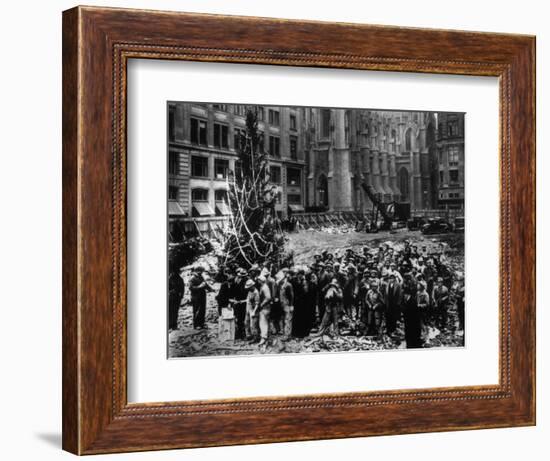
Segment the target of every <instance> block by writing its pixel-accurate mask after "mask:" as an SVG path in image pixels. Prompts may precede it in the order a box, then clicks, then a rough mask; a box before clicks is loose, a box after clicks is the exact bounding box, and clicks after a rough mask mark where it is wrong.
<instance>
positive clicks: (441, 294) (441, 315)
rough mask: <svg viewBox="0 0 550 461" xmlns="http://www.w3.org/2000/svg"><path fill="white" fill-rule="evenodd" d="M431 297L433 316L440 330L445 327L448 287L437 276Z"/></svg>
mask: <svg viewBox="0 0 550 461" xmlns="http://www.w3.org/2000/svg"><path fill="white" fill-rule="evenodd" d="M432 299H433V302H434V307H435V318H436V321H437V324H438V327H439V329H440V330H443V329H445V328H447V316H448V304H449V289H448V288H447V287H446V286H445V285H443V278H442V277H438V278H437V280H436V283H435V286H434V289H433V295H432Z"/></svg>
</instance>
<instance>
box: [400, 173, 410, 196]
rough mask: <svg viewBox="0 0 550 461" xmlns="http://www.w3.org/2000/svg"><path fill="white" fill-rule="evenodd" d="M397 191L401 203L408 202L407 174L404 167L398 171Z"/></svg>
mask: <svg viewBox="0 0 550 461" xmlns="http://www.w3.org/2000/svg"><path fill="white" fill-rule="evenodd" d="M399 190H400V191H401V201H402V202H407V201H408V200H409V172H408V171H407V169H406V168H405V167H401V168H400V169H399Z"/></svg>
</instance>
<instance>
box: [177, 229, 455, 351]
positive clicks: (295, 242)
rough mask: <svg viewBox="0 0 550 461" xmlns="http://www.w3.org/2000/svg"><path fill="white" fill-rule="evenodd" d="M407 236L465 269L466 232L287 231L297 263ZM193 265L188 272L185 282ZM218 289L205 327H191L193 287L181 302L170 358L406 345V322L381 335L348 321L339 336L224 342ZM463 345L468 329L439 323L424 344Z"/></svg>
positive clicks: (206, 260) (397, 242) (206, 259)
mask: <svg viewBox="0 0 550 461" xmlns="http://www.w3.org/2000/svg"><path fill="white" fill-rule="evenodd" d="M405 239H408V240H410V241H411V242H413V243H416V244H418V245H419V247H423V246H425V247H426V249H427V251H431V250H432V249H435V248H438V249H440V248H441V244H442V243H443V248H444V249H445V254H446V256H447V258H448V262H449V265H450V266H451V268H452V270H454V271H463V270H464V236H463V234H440V235H434V236H423V235H422V234H421V233H420V232H410V231H407V230H406V229H403V230H398V231H396V232H392V233H390V232H380V233H377V234H366V233H362V232H361V233H359V232H355V231H354V230H352V229H348V228H340V229H334V230H331V231H330V232H327V231H317V230H302V231H300V232H296V233H292V234H289V236H288V243H287V247H288V249H289V251H292V252H293V253H294V260H295V263H296V264H309V263H310V262H311V261H313V255H314V254H316V253H320V252H321V251H322V250H324V249H328V250H329V251H331V252H333V253H337V252H342V251H344V250H345V249H347V248H353V249H356V250H359V249H362V247H364V246H369V247H373V248H374V247H377V246H379V245H380V244H381V243H385V242H389V243H390V244H391V245H393V246H396V247H399V246H401V245H402V243H403V240H405ZM198 262H199V263H201V264H203V265H204V266H206V267H207V269H210V270H211V271H212V272H214V271H215V270H216V258H215V257H214V255H213V254H208V255H204V256H202V257H201V258H200V260H199V261H198ZM189 275H190V268H189V269H188V270H186V271H185V272H184V280H185V284H186V287H187V286H188V283H187V282H188V280H187V279H188V277H189ZM214 287H215V292H212V293H208V295H207V310H206V329H204V330H193V327H192V307H191V304H190V302H189V292H188V290H186V294H185V296H184V299H183V301H182V306H181V308H180V311H179V316H178V329H177V330H173V331H170V332H169V336H168V341H169V357H170V358H176V357H177V358H181V357H199V356H213V355H216V356H218V355H256V354H281V353H316V352H344V351H346V352H349V351H366V350H386V349H402V348H405V347H406V346H405V340H404V331H403V326H402V323H401V324H399V326H398V329H397V332H396V334H395V335H394V336H393V337H391V338H390V337H388V336H386V335H381V336H380V337H378V336H377V337H373V336H363V335H358V334H356V332H355V328H354V327H355V326H354V325H353V324H352V323H350V322H349V321H347V320H344V321H343V324H342V325H341V336H340V337H338V338H331V337H330V336H319V337H315V336H313V334H314V332H315V330H314V331H313V332H312V335H310V336H309V337H306V338H303V339H290V340H288V341H283V340H282V339H281V338H280V337H278V336H273V337H271V338H270V340H269V342H268V344H267V345H264V346H261V347H260V346H258V344H250V343H248V342H247V341H243V340H236V341H220V340H219V338H218V312H217V305H216V301H215V296H216V293H217V289H218V285H217V284H214ZM449 319H450V322H451V325H456V324H457V316H456V311H455V309H454V307H453V308H451V311H450V313H449ZM463 344H464V332H462V331H458V330H453V329H451V330H450V331H445V332H440V331H439V330H438V329H437V328H435V327H428V328H427V330H426V331H425V334H424V347H457V346H462V345H463Z"/></svg>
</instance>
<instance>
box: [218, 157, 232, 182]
mask: <svg viewBox="0 0 550 461" xmlns="http://www.w3.org/2000/svg"><path fill="white" fill-rule="evenodd" d="M228 173H229V160H223V159H221V158H217V159H214V175H215V178H216V179H227V174H228Z"/></svg>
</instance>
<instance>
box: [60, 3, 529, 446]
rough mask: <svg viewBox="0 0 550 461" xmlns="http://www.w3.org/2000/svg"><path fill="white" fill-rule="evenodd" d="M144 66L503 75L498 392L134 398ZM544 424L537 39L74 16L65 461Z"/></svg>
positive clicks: (69, 32)
mask: <svg viewBox="0 0 550 461" xmlns="http://www.w3.org/2000/svg"><path fill="white" fill-rule="evenodd" d="M132 58H142V59H164V60H185V61H208V62H229V63H248V64H250V63H252V64H271V65H281V66H308V67H325V68H343V69H364V70H384V71H397V72H401V71H407V72H419V73H436V74H457V75H481V76H494V77H498V79H499V87H500V120H499V125H500V133H499V135H500V146H499V149H500V181H501V182H500V185H501V186H500V292H499V293H500V295H499V296H500V320H499V322H500V331H499V338H500V344H499V370H500V371H499V373H500V380H499V383H498V385H493V386H469V387H450V388H437V389H416V390H402V391H399V390H398V391H390V392H387V391H380V392H364V393H363V392H361V393H346V394H328V395H301V396H295V397H293V396H291V397H281V396H274V397H269V398H247V399H234V400H231V399H229V400H206V401H189V402H185V401H182V402H162V403H151V404H133V403H128V401H127V389H126V384H127V380H126V372H127V350H126V334H127V332H126V313H127V304H126V218H125V216H126V104H127V100H126V98H127V94H126V82H127V80H126V65H127V62H128V60H129V59H132ZM474 303H475V300H474ZM533 424H535V39H534V37H531V36H519V35H507V34H493V33H477V32H476V33H474V32H458V31H446V30H425V29H408V28H399V27H385V26H371V25H358V24H336V23H334V24H333V23H320V22H311V21H289V20H279V19H266V18H251V17H236V16H235V17H224V16H215V15H201V14H186V13H172V12H156V11H139V10H123V9H109V8H93V7H77V8H74V9H71V10H68V11H65V12H64V13H63V448H64V449H65V450H67V451H70V452H72V453H77V454H93V453H108V452H124V451H139V450H156V449H170V448H183V447H206V446H215V445H234V444H245V443H267V442H278V441H290V440H312V439H327V438H337V437H359V436H371V435H384V434H404V433H413V432H430V431H443V430H465V429H478V428H494V427H508V426H526V425H533Z"/></svg>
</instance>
